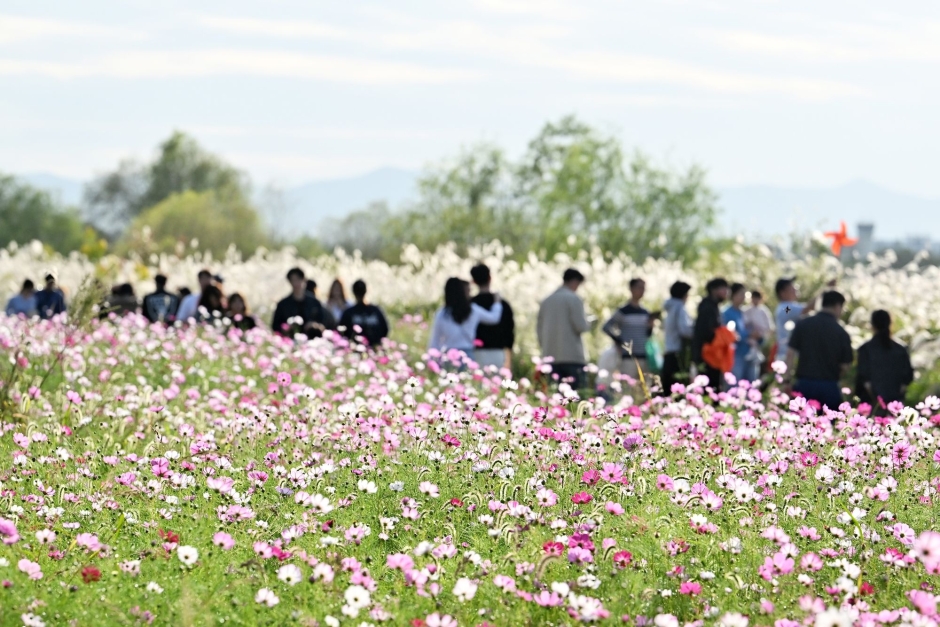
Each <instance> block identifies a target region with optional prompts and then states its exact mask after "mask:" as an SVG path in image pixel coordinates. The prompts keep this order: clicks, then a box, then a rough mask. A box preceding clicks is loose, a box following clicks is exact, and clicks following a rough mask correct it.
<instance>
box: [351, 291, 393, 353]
mask: <svg viewBox="0 0 940 627" xmlns="http://www.w3.org/2000/svg"><path fill="white" fill-rule="evenodd" d="M352 291H353V296H355V298H356V304H355V305H353V306H352V307H350V308H349V309H347V310H346V311H344V312H343V317H342V318H340V321H339V326H340V327H343V335H345V336H346V337H347V338H349V339H350V340H354V339H356V338H357V337H362V338H364V339H365V341H366V342H367V344H368V345H369V346H372V347H375V346H381V344H382V340H384V339H385V338H386V337H388V320H387V319H386V318H385V314H384V313H382V310H381V309H379V308H378V307H376V306H375V305H369V304H368V303H366V283H365V281H363V280H362V279H360V280H358V281H356V282H355V283H353V286H352Z"/></svg>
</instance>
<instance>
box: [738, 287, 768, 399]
mask: <svg viewBox="0 0 940 627" xmlns="http://www.w3.org/2000/svg"><path fill="white" fill-rule="evenodd" d="M744 328H745V329H746V330H747V334H748V337H749V338H750V340H749V342H750V344H751V350H750V352H749V353H748V362H749V368H750V374H751V375H753V378H752V380H753V381H756V380H757V379H758V378H760V373H761V364H762V363H764V362H765V361H766V359H765V358H764V352H763V347H764V345H765V344H766V343H767V340H768V339H770V337H771V335H772V334H773V331H774V323H773V315H772V314H771V313H770V310H769V309H768V308H767V305H765V304H764V295H763V294H761V293H760V292H759V291H758V290H752V291H751V306H750V307H748V308H747V309H745V310H744ZM772 357H773V356H772Z"/></svg>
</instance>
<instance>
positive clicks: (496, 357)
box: [470, 263, 516, 369]
mask: <svg viewBox="0 0 940 627" xmlns="http://www.w3.org/2000/svg"><path fill="white" fill-rule="evenodd" d="M470 277H471V278H472V279H473V282H474V283H476V285H477V289H478V290H479V291H478V292H477V295H476V296H474V297H473V298H472V299H471V300H470V302H471V303H476V304H477V305H479V306H480V307H482V308H483V309H486V310H487V311H489V310H490V309H492V308H493V304H494V303H495V302H496V295H495V294H493V292H492V290H491V289H490V288H491V284H492V277H491V275H490V269H489V268H488V267H487V266H486V265H485V264H482V263H481V264H478V265H476V266H474V267H473V268H471V269H470ZM502 303H503V315H502V317H501V318H500V319H499V322H498V323H496V324H481V325H480V326H478V327H477V338H476V339H477V344H478V346H477V347H476V350H475V351H473V358H474V361H476V362H477V363H478V364H479V365H480V367H481V368H485V367H487V366H496V367H497V368H507V369H511V368H512V347H513V344H515V343H516V323H515V321H514V320H513V317H512V307H510V306H509V303H507V302H506V301H504V300H502Z"/></svg>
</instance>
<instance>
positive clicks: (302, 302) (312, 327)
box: [271, 268, 335, 339]
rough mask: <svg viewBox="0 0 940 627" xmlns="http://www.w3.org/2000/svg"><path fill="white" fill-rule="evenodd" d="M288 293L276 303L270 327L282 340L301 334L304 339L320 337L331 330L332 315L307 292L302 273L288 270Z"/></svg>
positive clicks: (333, 324)
mask: <svg viewBox="0 0 940 627" xmlns="http://www.w3.org/2000/svg"><path fill="white" fill-rule="evenodd" d="M287 280H288V281H290V284H291V289H292V291H291V293H290V294H289V295H288V296H287V297H286V298H284V299H283V300H282V301H281V302H279V303H278V304H277V308H276V309H275V310H274V319H273V320H272V321H271V328H272V330H273V331H274V332H275V333H279V334H281V335H283V336H285V337H294V336H295V335H296V334H297V333H304V334H305V335H306V336H307V337H308V338H311V339H312V338H315V337H321V336H322V335H323V331H325V330H326V329H332V328H334V327H335V323H334V321H333V316H331V315H330V313H329V312H328V311H327V310H326V308H325V307H324V306H323V304H322V303H321V302H320V301H319V300H317V297H316V296H314V295H313V294H311V293H310V292H309V291H307V281H306V277H305V276H304V271H303V270H301V269H300V268H291V269H290V271H289V272H288V273H287Z"/></svg>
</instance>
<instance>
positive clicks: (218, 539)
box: [212, 531, 235, 551]
mask: <svg viewBox="0 0 940 627" xmlns="http://www.w3.org/2000/svg"><path fill="white" fill-rule="evenodd" d="M212 544H214V545H216V546H220V547H222V549H223V550H226V551H229V550H231V549H233V548H235V539H234V538H232V536H230V535H229V534H227V533H225V532H224V531H219V532H217V533H216V534H215V535H214V536H212Z"/></svg>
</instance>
